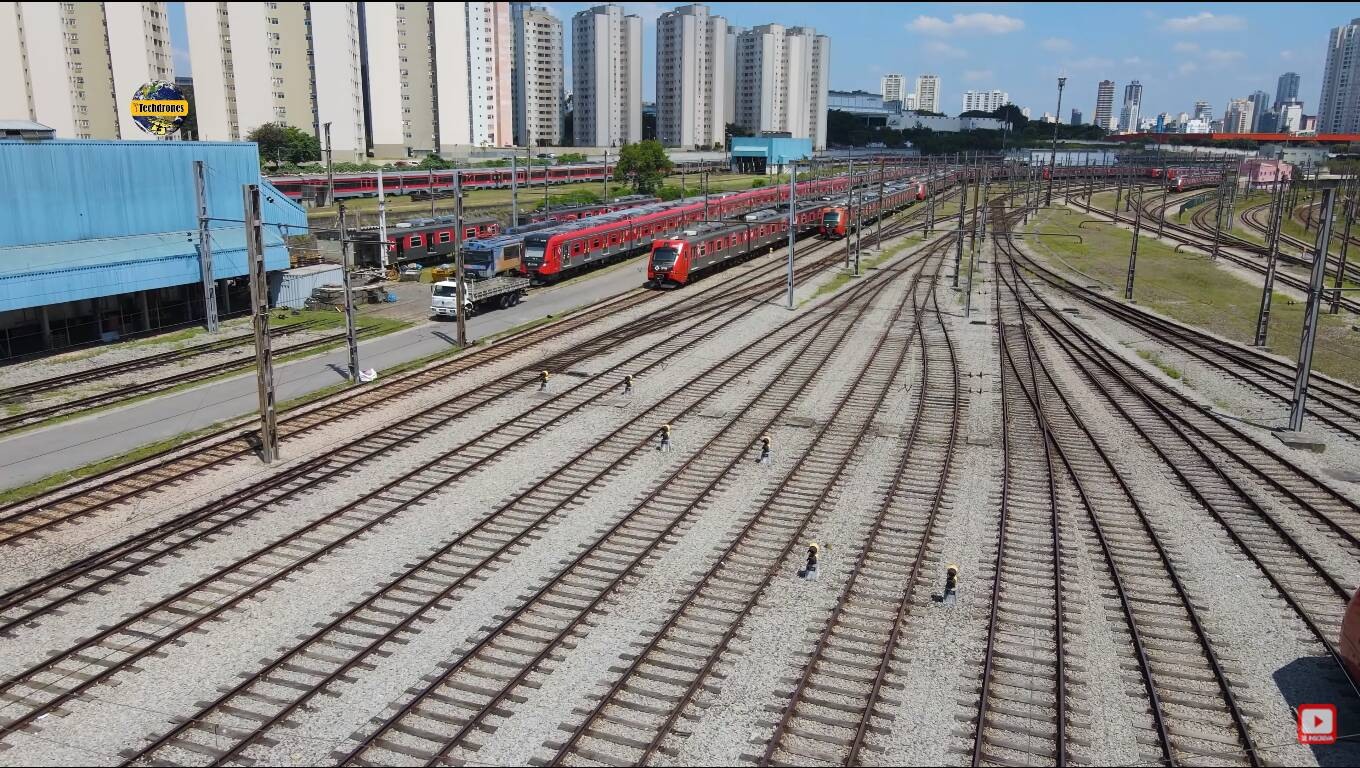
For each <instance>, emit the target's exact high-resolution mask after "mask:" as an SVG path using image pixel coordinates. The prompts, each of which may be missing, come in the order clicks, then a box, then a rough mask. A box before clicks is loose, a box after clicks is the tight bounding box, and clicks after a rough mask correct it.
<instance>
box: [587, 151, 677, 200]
mask: <svg viewBox="0 0 1360 768" xmlns="http://www.w3.org/2000/svg"><path fill="white" fill-rule="evenodd" d="M680 172H681V173H684V168H683V167H682V168H681V169H680ZM680 178H681V179H683V178H685V177H684V176H681V177H680ZM681 186H684V184H683V183H681ZM681 196H682V197H683V195H681ZM600 202H602V203H607V202H609V147H605V148H604V178H602V179H600Z"/></svg>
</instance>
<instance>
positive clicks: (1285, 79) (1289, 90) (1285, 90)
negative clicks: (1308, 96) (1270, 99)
mask: <svg viewBox="0 0 1360 768" xmlns="http://www.w3.org/2000/svg"><path fill="white" fill-rule="evenodd" d="M1298 97H1299V73H1298V72H1286V73H1284V74H1283V75H1280V79H1279V81H1278V82H1276V83H1275V103H1274V104H1272V105H1271V106H1273V107H1274V108H1275V109H1279V108H1280V105H1281V104H1284V103H1285V102H1286V101H1293V100H1294V99H1297V98H1298Z"/></svg>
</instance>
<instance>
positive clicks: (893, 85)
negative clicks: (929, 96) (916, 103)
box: [879, 75, 907, 101]
mask: <svg viewBox="0 0 1360 768" xmlns="http://www.w3.org/2000/svg"><path fill="white" fill-rule="evenodd" d="M906 89H907V78H905V77H903V76H902V75H884V76H883V78H882V80H881V81H880V83H879V90H881V91H882V92H883V100H884V101H903V100H904V98H905V97H906Z"/></svg>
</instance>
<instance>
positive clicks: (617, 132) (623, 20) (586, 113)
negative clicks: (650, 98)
mask: <svg viewBox="0 0 1360 768" xmlns="http://www.w3.org/2000/svg"><path fill="white" fill-rule="evenodd" d="M571 26H572V33H571V34H572V37H571V40H572V105H573V106H572V120H573V132H574V134H575V139H576V146H578V147H615V146H620V145H622V144H628V143H634V142H638V141H641V140H642V17H640V16H635V15H627V16H625V15H624V13H623V9H622V8H620V7H619V6H617V5H597V6H595V7H594V8H590V9H588V10H584V11H581V12H580V13H577V14H576V15H575V16H573V17H572V20H571Z"/></svg>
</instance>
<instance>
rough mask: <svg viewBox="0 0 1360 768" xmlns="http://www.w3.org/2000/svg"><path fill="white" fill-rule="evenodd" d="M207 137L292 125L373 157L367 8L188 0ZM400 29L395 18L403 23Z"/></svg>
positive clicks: (341, 155) (355, 156) (198, 100)
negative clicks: (365, 65) (364, 31)
mask: <svg viewBox="0 0 1360 768" xmlns="http://www.w3.org/2000/svg"><path fill="white" fill-rule="evenodd" d="M184 13H185V20H186V24H187V26H188V31H189V60H190V63H191V65H192V67H193V71H194V105H195V108H196V109H197V111H198V128H199V135H200V136H201V137H202V138H203V139H205V140H210V141H239V140H242V139H244V138H245V137H246V136H247V135H248V134H249V133H250V132H251V131H253V130H254V129H256V128H258V127H260V126H261V125H264V124H266V123H275V122H277V123H284V124H287V125H292V126H295V127H297V128H300V129H302V130H304V131H308V132H309V133H312V134H313V135H315V136H317V138H318V139H320V140H322V141H323V142H324V140H325V137H324V129H323V126H325V125H326V124H327V123H330V124H331V144H332V147H333V148H334V150H335V157H336V158H337V159H341V160H345V159H352V160H362V159H364V157H365V156H366V154H367V151H366V150H367V128H366V123H365V120H364V88H363V75H362V71H361V66H360V64H361V53H360V47H361V43H360V37H361V34H360V24H359V4H358V3H303V2H284V3H221V2H219V3H186V4H185V7H184ZM394 25H395V22H394Z"/></svg>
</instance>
